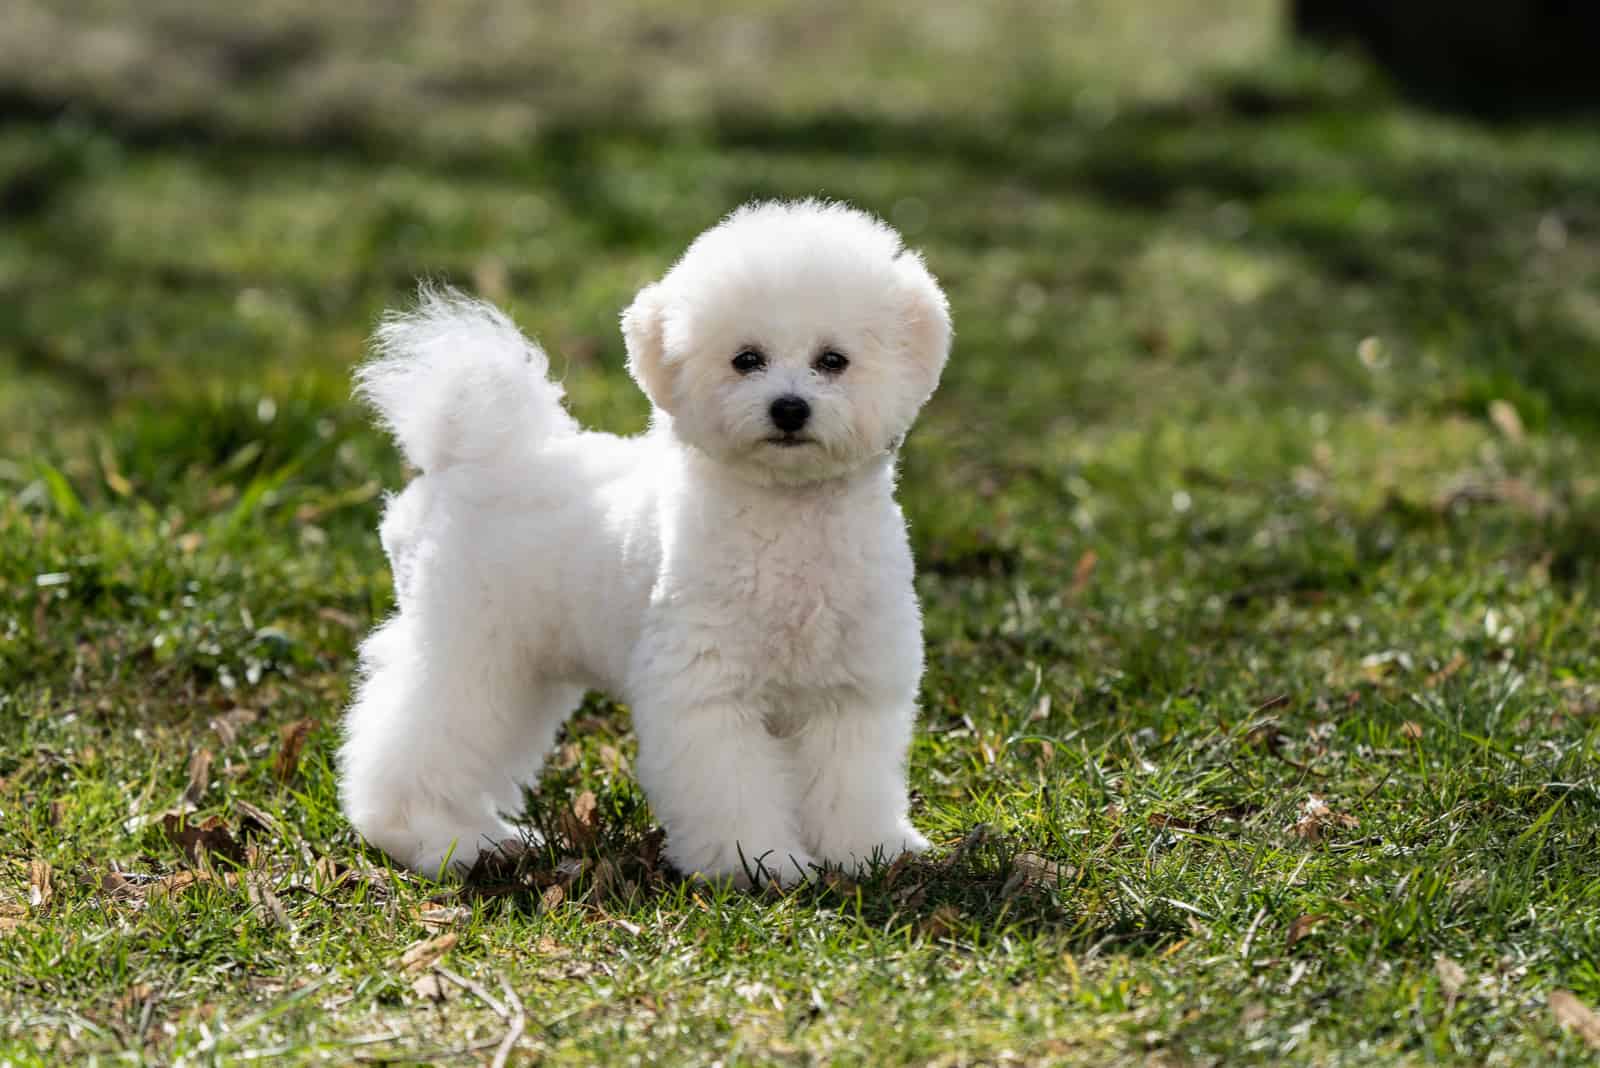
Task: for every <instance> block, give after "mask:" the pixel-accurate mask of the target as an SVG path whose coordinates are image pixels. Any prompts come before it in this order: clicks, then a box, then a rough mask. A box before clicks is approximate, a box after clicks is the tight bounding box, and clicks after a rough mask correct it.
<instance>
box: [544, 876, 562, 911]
mask: <svg viewBox="0 0 1600 1068" xmlns="http://www.w3.org/2000/svg"><path fill="white" fill-rule="evenodd" d="M566 898H567V892H566V891H565V890H563V889H561V884H560V883H552V884H551V885H549V886H547V887H545V889H544V893H543V894H541V895H539V911H540V912H550V911H551V910H553V909H555V908H556V907H557V906H559V905H560V904H561V902H563V901H565V900H566Z"/></svg>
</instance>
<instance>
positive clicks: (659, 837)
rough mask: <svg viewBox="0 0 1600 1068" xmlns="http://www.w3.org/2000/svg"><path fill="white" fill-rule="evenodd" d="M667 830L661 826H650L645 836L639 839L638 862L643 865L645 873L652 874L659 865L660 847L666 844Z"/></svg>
mask: <svg viewBox="0 0 1600 1068" xmlns="http://www.w3.org/2000/svg"><path fill="white" fill-rule="evenodd" d="M666 842H667V832H666V831H665V830H664V829H663V828H661V827H652V828H650V830H649V831H648V832H646V833H645V836H644V837H643V838H641V839H639V849H638V857H639V863H640V864H642V865H644V870H645V873H646V874H647V875H651V876H654V875H655V874H656V871H657V869H658V868H660V866H661V848H662V846H664V845H666Z"/></svg>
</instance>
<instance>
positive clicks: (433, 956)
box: [400, 931, 461, 974]
mask: <svg viewBox="0 0 1600 1068" xmlns="http://www.w3.org/2000/svg"><path fill="white" fill-rule="evenodd" d="M460 940H461V936H460V935H458V934H456V933H455V932H454V931H451V932H449V933H447V934H442V935H440V936H439V937H437V938H425V939H423V940H422V941H420V942H413V943H412V944H411V945H409V946H407V947H406V951H405V952H404V953H402V954H401V955H400V967H401V969H402V970H403V971H406V972H410V973H413V974H415V973H417V972H421V971H426V970H427V969H429V968H431V967H433V966H434V965H435V964H437V963H439V961H441V960H443V959H444V955H445V954H446V953H448V952H450V950H451V949H453V948H455V944H456V943H457V942H459V941H460Z"/></svg>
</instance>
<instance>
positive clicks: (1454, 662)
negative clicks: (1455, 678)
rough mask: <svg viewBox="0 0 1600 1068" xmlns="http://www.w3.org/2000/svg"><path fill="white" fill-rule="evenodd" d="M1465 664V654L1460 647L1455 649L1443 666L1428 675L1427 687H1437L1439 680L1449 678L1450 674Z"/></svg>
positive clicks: (1442, 680)
mask: <svg viewBox="0 0 1600 1068" xmlns="http://www.w3.org/2000/svg"><path fill="white" fill-rule="evenodd" d="M1466 666H1467V654H1466V653H1463V652H1462V651H1461V650H1460V649H1457V650H1456V651H1455V655H1453V656H1452V657H1450V660H1449V662H1448V663H1447V664H1445V666H1444V667H1442V668H1440V669H1439V670H1438V671H1435V672H1434V673H1433V674H1432V675H1429V676H1428V688H1429V689H1433V688H1435V687H1437V686H1438V685H1439V684H1440V683H1441V682H1444V681H1445V680H1446V679H1448V678H1450V677H1451V676H1452V675H1454V674H1455V673H1456V672H1458V671H1460V670H1461V669H1462V668H1464V667H1466Z"/></svg>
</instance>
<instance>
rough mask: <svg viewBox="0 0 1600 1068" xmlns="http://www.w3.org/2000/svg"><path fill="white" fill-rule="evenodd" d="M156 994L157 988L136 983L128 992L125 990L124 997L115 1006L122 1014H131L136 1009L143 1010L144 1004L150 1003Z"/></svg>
mask: <svg viewBox="0 0 1600 1068" xmlns="http://www.w3.org/2000/svg"><path fill="white" fill-rule="evenodd" d="M155 992H156V991H155V988H154V987H152V986H151V985H150V984H148V983H135V984H134V985H132V986H130V987H129V988H128V989H127V990H124V991H123V992H122V996H121V997H119V998H117V1000H116V1001H115V1002H113V1005H114V1006H115V1007H116V1010H117V1011H118V1012H120V1013H123V1014H127V1013H131V1012H133V1011H134V1010H136V1009H141V1008H143V1007H144V1003H145V1002H147V1001H149V1000H150V998H151V996H152V995H153V994H155Z"/></svg>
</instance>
